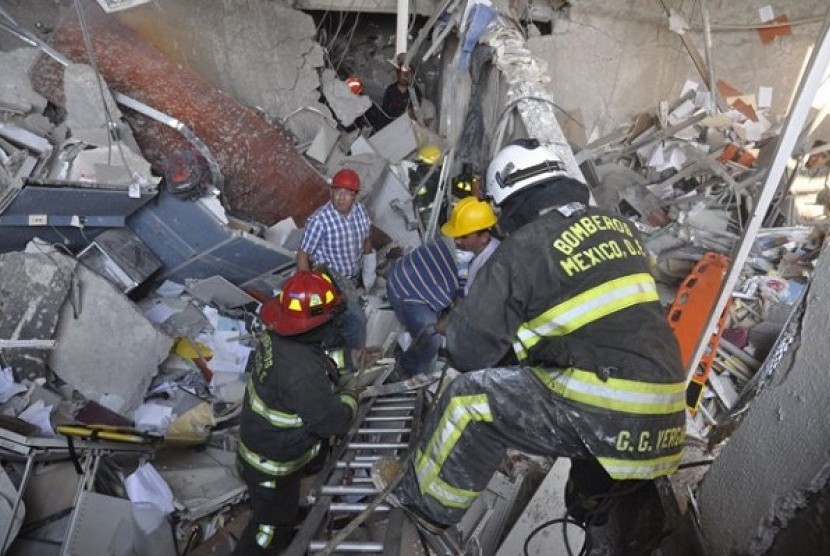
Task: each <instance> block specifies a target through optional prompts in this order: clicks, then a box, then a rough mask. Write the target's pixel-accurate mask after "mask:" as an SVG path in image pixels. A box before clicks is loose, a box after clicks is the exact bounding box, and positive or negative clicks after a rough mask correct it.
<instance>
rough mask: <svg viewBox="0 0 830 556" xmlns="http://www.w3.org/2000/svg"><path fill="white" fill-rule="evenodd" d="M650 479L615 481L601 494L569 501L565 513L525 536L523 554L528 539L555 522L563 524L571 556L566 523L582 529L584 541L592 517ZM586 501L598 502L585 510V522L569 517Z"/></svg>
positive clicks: (525, 550) (526, 553)
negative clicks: (627, 482)
mask: <svg viewBox="0 0 830 556" xmlns="http://www.w3.org/2000/svg"><path fill="white" fill-rule="evenodd" d="M649 482H650V481H635V482H634V484H633V485H625V486H623V485H624V483H625V481H617V482H616V483H615V484H614V485H613V486H612V487H611V488H610V489H609V490H608V492H604V493H602V494H594V495H592V496H588V497H586V498H585V500H584V502H583V501H582V500H576V501H574V502H573V503H571V504H570V505H569V506H568V508H567V509H566V510H565V515H564V516H563V517H560V518H555V519H550V520H548V521H545V522H543V523H541V524H540V525H538V526H537V527H536V528H535V529H533V530H532V531H531V532H530V534H528V536H527V538H526V539H525V542H524V552H523V554H524V556H529V553H528V545H529V544H530V540H531V539H532V538H533V537H534V536H536V535H537V534H538V533H539V532H540V531H542V530H543V529H545V528H546V527H549V526H551V525H555V524H557V523H562V524H563V531H562V534H563V538H564V541H565V550H567V552H568V556H573V550H572V549H571V546H570V544H569V542H568V537H567V525H568V524H572V525H577V526H578V527H580V528H581V529H582V530H583V531H585V539H586V541H587V540H588V538H589V531H588V527H589V526H590V524H591V521H592V519H594V518H595V517H596V516H598V515H602V514H607V513H608V512H609V511H610V510H611V508H612V506H613V505H614V504H615V503H616V502H617V501H618V500H619V499H620V498H622V497H624V496H628V495H629V494H633V493H635V492H636V491H637V490H639V489H640V488H642V487H643V486H644V485H646V484H648V483H649ZM588 502H599V503H598V504H597V506H596V508H593V509H591V510H588V511H586V512H585V520H584V521H585V524H584V525H583V524H582V523H580V522H579V521H577V520H576V519H575V518H573V517H571V516H572V515H573V512H572V510H573V509H574V508H575V507H577V505H580V504H584V503H588ZM586 546H587V543H583V546H582V549H581V550H580V551H579V555H580V556H581V555H582V554H585V553H586V552H585V550H586Z"/></svg>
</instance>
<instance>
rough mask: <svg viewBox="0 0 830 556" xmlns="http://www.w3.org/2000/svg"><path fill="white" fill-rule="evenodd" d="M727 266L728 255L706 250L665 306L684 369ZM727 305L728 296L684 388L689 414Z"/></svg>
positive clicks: (696, 401)
mask: <svg viewBox="0 0 830 556" xmlns="http://www.w3.org/2000/svg"><path fill="white" fill-rule="evenodd" d="M728 269H729V258H728V257H726V256H724V255H721V254H719V253H712V252H708V253H706V254H704V255H703V258H701V259H700V260H699V261H698V262H697V263H696V264H695V266H694V268H692V271H691V272H690V273H689V275H688V276H687V277H686V278H685V279H684V280H683V282H682V283H681V284H680V287H679V288H678V290H677V293H676V294H675V297H674V302H673V303H672V305H671V308H670V309H669V315H668V319H669V326H671V329H672V331H673V332H674V335H675V337H676V338H677V342H678V343H679V344H680V357H681V359H682V361H683V365H684V366H685V368H687V369H688V368H689V365H690V363H691V361H692V358H693V357H694V355H695V350H696V349H697V345H698V342H699V341H700V338H701V337H702V336H703V334H704V333H705V328H706V325H707V323H708V322H709V314H710V313H711V312H712V308H713V307H714V306H715V303H717V300H718V295H720V290H721V287H722V286H723V280H724V278H725V277H726V272H727V270H728ZM730 304H731V299H730V301H729V302H728V303H727V304H726V307H724V310H723V314H721V316H720V319H718V324H717V329H716V330H715V331H714V332H713V333H712V335H711V336H710V338H709V341H708V343H707V345H706V351H704V353H703V355H702V356H701V358H700V362H699V363H698V364H697V367H696V368H695V370H694V373H693V374H692V377H691V379H690V381H689V385H688V387H687V389H686V406H687V407H688V408H689V410H690V411H691V412H692V413H693V414H694V413H696V412H697V409H698V407H699V406H700V401H701V399H702V398H703V391H704V390H705V388H706V380H707V379H708V378H709V373H710V372H711V371H712V363H713V362H714V360H715V353H716V351H717V348H718V344H719V343H720V338H721V335H722V334H723V329H724V327H725V326H726V319H727V317H728V315H729V306H730Z"/></svg>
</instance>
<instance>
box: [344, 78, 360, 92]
mask: <svg viewBox="0 0 830 556" xmlns="http://www.w3.org/2000/svg"><path fill="white" fill-rule="evenodd" d="M346 85H348V86H349V90H350V91H351V92H352V93H354V94H356V95H359V94H360V93H362V92H363V83H361V81H360V78H358V77H355V76H354V75H350V76H349V77H347V78H346Z"/></svg>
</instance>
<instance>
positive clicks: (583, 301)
mask: <svg viewBox="0 0 830 556" xmlns="http://www.w3.org/2000/svg"><path fill="white" fill-rule="evenodd" d="M658 299H659V297H658V295H657V286H656V284H655V283H654V279H653V278H652V277H651V275H650V274H647V273H640V274H631V275H629V276H623V277H622V278H617V279H616V280H611V281H610V282H605V283H604V284H602V285H600V286H596V287H594V288H591V289H590V290H587V291H585V292H582V293H581V294H579V295H577V296H576V297H573V298H571V299H568V300H567V301H565V302H564V303H560V304H559V305H556V306H555V307H552V308H550V309H548V310H547V311H545V312H544V313H542V314H541V315H539V316H538V317H536V318H534V319H533V320H530V321H528V322H526V323H524V324H522V325H521V326H520V327H519V330H518V331H517V332H516V340H515V341H514V342H513V351H515V352H516V356H517V357H518V358H519V360H523V359H526V358H527V352H528V350H530V348H532V347H533V346H535V345H536V344H537V343H538V342H539V340H541V339H542V338H551V337H555V336H565V335H566V334H570V333H571V332H573V331H575V330H578V329H579V328H581V327H583V326H585V325H586V324H591V323H592V322H596V321H598V320H600V319H602V318H604V317H607V316H608V315H611V314H613V313H616V312H617V311H621V310H623V309H626V308H628V307H631V306H633V305H638V304H640V303H648V302H651V301H657V300H658Z"/></svg>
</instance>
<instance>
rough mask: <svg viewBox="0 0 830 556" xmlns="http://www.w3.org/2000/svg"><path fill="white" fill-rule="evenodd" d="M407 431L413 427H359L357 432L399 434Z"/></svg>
mask: <svg viewBox="0 0 830 556" xmlns="http://www.w3.org/2000/svg"><path fill="white" fill-rule="evenodd" d="M406 432H412V429H411V428H409V427H406V428H402V429H381V428H377V429H373V428H371V427H369V428H365V429H357V434H399V433H406Z"/></svg>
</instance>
